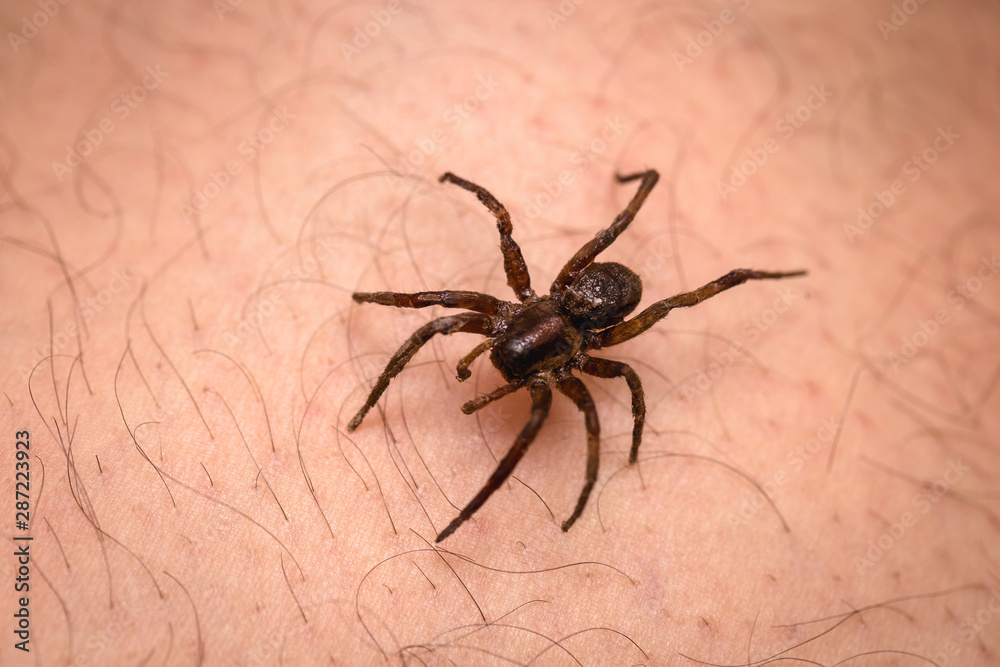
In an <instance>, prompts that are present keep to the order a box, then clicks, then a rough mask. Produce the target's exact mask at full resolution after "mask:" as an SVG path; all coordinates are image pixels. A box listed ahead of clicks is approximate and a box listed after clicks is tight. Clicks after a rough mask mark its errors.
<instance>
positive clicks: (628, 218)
mask: <svg viewBox="0 0 1000 667" xmlns="http://www.w3.org/2000/svg"><path fill="white" fill-rule="evenodd" d="M616 178H617V179H618V182H619V183H628V182H629V181H634V180H636V179H637V178H641V179H642V182H641V183H639V189H638V190H637V191H636V193H635V195H634V196H633V197H632V201H630V202H629V204H628V206H626V207H625V210H623V211H622V212H621V213H619V214H618V216H617V217H616V218H615V220H614V222H612V223H611V225H610V226H609V227H608V228H607V229H605V230H604V231H602V232H601V233H600V234H598V235H597V236H595V237H594V238H592V239H591V240H590V241H588V242H587V243H585V244H584V246H583V247H582V248H580V249H579V250H577V251H576V254H575V255H573V257H571V258H570V260H569V261H568V262H566V265H565V266H563V268H562V271H560V272H559V275H558V276H556V279H555V280H554V281H553V282H552V287H551V289H550V292H551V293H552V294H559V293H561V292H563V291H565V289H566V287H567V286H568V285H570V284H572V282H573V280H574V279H575V278H576V276H577V274H578V273H580V271H583V270H584V269H585V268H587V267H588V266H590V264H591V262H593V261H594V258H595V257H597V255H598V254H600V253H601V252H603V251H604V250H605V249H606V248H607V247H608V246H609V245H611V244H612V243H614V242H615V239H617V238H618V236H619V235H620V234H621V233H622V232H624V231H625V230H626V229H627V228H628V226H629V225H630V224H631V223H632V220H633V218H635V214H636V213H638V212H639V209H640V208H641V207H642V204H643V202H645V201H646V197H648V196H649V193H650V192H651V191H652V189H653V187H654V186H655V185H656V182H657V181H658V180H659V179H660V174H659V173H657V172H656V171H655V170H653V169H650V170H648V171H641V172H639V173H637V174H629V175H627V176H622V175H620V174H617V175H616Z"/></svg>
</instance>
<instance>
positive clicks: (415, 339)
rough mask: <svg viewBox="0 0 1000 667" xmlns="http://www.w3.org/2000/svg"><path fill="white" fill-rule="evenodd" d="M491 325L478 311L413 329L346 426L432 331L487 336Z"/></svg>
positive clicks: (354, 422) (360, 417)
mask: <svg viewBox="0 0 1000 667" xmlns="http://www.w3.org/2000/svg"><path fill="white" fill-rule="evenodd" d="M355 296H357V295H355ZM493 329H494V327H493V321H492V319H491V318H490V317H489V316H487V315H481V314H479V313H462V314H461V315H452V316H450V317H442V318H439V319H436V320H432V321H430V322H428V323H427V324H425V325H424V326H422V327H420V328H419V329H417V330H416V331H414V332H413V334H412V335H411V336H410V337H409V338H408V339H407V340H406V342H405V343H403V344H402V345H401V346H400V348H399V349H398V350H396V354H394V355H392V358H391V359H390V360H389V363H388V364H386V367H385V370H384V371H382V374H381V375H380V376H379V378H378V380H376V382H375V386H374V387H372V390H371V393H370V394H368V399H367V400H366V401H365V404H364V405H363V406H361V409H360V410H358V413H357V414H356V415H354V417H353V418H352V419H351V421H350V422H349V423H348V424H347V430H348V431H353V430H354V429H356V428H357V427H358V426H360V425H361V421H362V420H363V419H364V418H365V415H366V414H368V411H369V410H371V409H372V407H373V406H374V405H375V403H377V402H378V399H379V397H380V396H382V393H383V392H385V390H386V389H387V388H388V387H389V381H390V380H392V378H394V377H396V376H397V375H399V372H400V371H402V370H403V366H405V365H406V364H407V363H408V362H409V361H410V359H412V358H413V355H415V354H416V353H417V351H418V350H419V349H420V348H421V347H423V345H424V343H426V342H427V341H429V340H430V339H431V338H433V337H434V335H435V334H444V335H445V336H448V335H451V334H453V333H459V332H463V333H476V334H482V335H484V336H490V335H493V333H494V331H493Z"/></svg>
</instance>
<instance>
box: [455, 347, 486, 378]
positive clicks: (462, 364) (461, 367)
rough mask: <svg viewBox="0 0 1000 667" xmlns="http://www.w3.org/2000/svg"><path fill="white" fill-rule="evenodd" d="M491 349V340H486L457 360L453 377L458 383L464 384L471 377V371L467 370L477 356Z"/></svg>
mask: <svg viewBox="0 0 1000 667" xmlns="http://www.w3.org/2000/svg"><path fill="white" fill-rule="evenodd" d="M491 347H493V339H492V338H487V339H486V340H484V341H483V342H482V343H480V344H479V345H477V346H475V347H474V348H472V352H469V353H468V354H467V355H465V356H464V357H462V358H461V359H459V360H458V365H457V366H455V376H456V377H457V378H458V381H459V382H465V381H466V380H468V379H469V378H470V377H472V371H470V370H469V366H471V365H472V362H473V361H475V360H476V358H477V357H478V356H479V355H481V354H482V353H483V352H485V351H486V350H488V349H490V348H491Z"/></svg>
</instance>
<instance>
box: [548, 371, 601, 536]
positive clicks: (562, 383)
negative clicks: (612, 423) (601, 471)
mask: <svg viewBox="0 0 1000 667" xmlns="http://www.w3.org/2000/svg"><path fill="white" fill-rule="evenodd" d="M556 387H557V388H558V389H559V391H561V392H562V393H563V394H564V395H565V396H567V397H568V398H569V399H570V400H571V401H573V402H574V403H576V407H577V408H579V409H580V411H581V412H583V414H584V420H585V423H586V425H587V480H586V481H585V482H584V484H583V489H582V490H581V491H580V499H579V500H577V501H576V508H575V509H574V510H573V513H572V514H570V515H569V518H568V519H566V520H565V521H563V525H562V529H563V532H566V531H567V530H569V529H570V526H572V525H573V524H574V523H576V520H577V519H578V518H580V514H582V513H583V508H584V507H586V505H587V498H589V497H590V490H591V489H593V488H594V483H595V482H597V470H598V467H599V465H600V462H601V422H600V421H599V420H598V419H597V407H596V406H595V405H594V399H593V397H592V396H591V395H590V392H589V391H587V386H586V385H585V384H583V381H582V380H580V378H578V377H575V376H573V375H564V376H563V377H561V378H559V380H557V384H556Z"/></svg>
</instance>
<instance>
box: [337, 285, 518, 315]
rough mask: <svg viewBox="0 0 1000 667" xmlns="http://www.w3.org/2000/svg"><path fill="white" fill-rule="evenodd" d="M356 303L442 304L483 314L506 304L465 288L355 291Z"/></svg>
mask: <svg viewBox="0 0 1000 667" xmlns="http://www.w3.org/2000/svg"><path fill="white" fill-rule="evenodd" d="M351 296H352V298H353V299H354V300H355V301H357V302H358V303H377V304H379V305H381V306H395V307H397V308H427V307H429V306H444V307H445V308H464V309H465V310H472V311H475V312H477V313H483V314H485V315H497V314H499V313H500V312H501V311H502V310H503V309H504V306H505V305H506V302H504V301H501V300H500V299H498V298H496V297H495V296H490V295H489V294H481V293H480V292H467V291H465V290H441V291H437V292H413V293H411V294H404V293H402V292H355V293H354V294H353V295H351Z"/></svg>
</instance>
